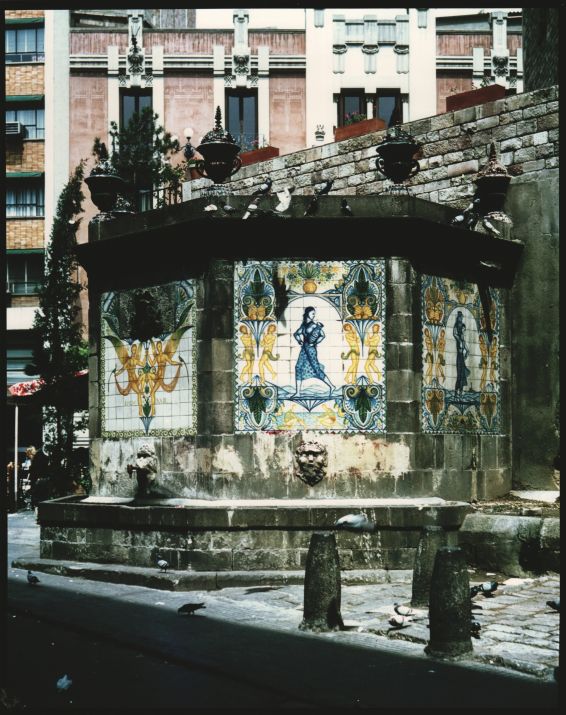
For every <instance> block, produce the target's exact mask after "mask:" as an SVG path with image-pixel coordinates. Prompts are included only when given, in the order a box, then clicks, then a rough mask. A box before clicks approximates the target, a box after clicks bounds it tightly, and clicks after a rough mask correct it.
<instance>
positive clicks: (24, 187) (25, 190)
mask: <svg viewBox="0 0 566 715" xmlns="http://www.w3.org/2000/svg"><path fill="white" fill-rule="evenodd" d="M44 210H45V206H44V199H43V186H42V185H41V184H39V183H37V182H33V183H32V182H29V183H28V182H24V181H11V182H8V184H7V186H6V218H37V217H41V216H43V215H44Z"/></svg>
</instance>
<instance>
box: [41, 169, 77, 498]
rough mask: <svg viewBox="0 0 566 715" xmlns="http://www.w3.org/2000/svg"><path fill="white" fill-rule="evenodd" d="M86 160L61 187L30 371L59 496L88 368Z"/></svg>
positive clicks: (68, 476)
mask: <svg viewBox="0 0 566 715" xmlns="http://www.w3.org/2000/svg"><path fill="white" fill-rule="evenodd" d="M83 175H84V161H81V163H80V164H79V165H78V166H77V167H76V168H75V170H74V172H73V173H72V175H71V176H70V178H69V181H68V182H67V184H66V185H65V187H64V188H63V191H62V192H61V195H60V196H59V200H58V203H57V211H56V214H55V218H54V221H53V227H52V229H51V235H50V241H49V245H48V246H47V249H46V256H45V275H44V280H43V284H42V287H41V289H40V292H39V310H38V311H36V313H35V319H34V323H33V329H32V330H33V340H34V346H33V363H34V364H33V365H30V366H28V372H32V373H33V374H37V375H39V377H40V378H41V379H42V380H43V383H44V385H43V388H42V393H41V394H42V397H43V403H44V405H45V408H44V434H45V446H46V451H47V452H48V454H49V458H50V474H49V477H50V480H51V487H52V492H53V493H54V494H55V495H62V494H65V493H66V492H67V491H68V489H69V487H70V484H71V479H72V476H73V475H72V474H71V473H70V472H71V465H72V464H73V459H72V451H73V436H74V430H75V425H74V413H75V411H76V409H77V381H76V377H75V374H76V372H77V371H79V370H82V369H84V368H86V366H87V359H88V344H87V343H86V342H85V341H84V340H83V337H82V335H83V327H84V326H83V325H82V323H81V322H80V321H79V320H78V313H79V311H80V307H79V294H80V292H81V290H82V289H83V287H82V286H81V285H80V284H79V282H78V280H77V268H78V261H77V255H76V246H77V241H76V234H77V230H78V228H79V225H80V221H81V219H80V218H79V217H78V216H79V214H80V213H82V202H83V201H84V198H85V197H84V195H83V193H82V191H81V184H82V180H83Z"/></svg>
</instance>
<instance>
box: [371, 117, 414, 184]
mask: <svg viewBox="0 0 566 715" xmlns="http://www.w3.org/2000/svg"><path fill="white" fill-rule="evenodd" d="M420 148H421V145H420V144H417V142H416V141H415V140H414V139H413V137H411V136H410V135H409V134H407V132H405V131H403V130H402V129H400V128H399V127H393V129H392V130H391V131H390V132H388V133H387V135H386V138H385V139H384V140H383V142H382V143H381V144H380V145H379V146H378V147H377V149H376V153H377V155H378V158H377V161H376V168H377V170H378V171H379V172H380V173H381V174H383V176H385V177H386V178H387V179H390V180H391V181H392V182H393V183H394V184H395V185H396V188H401V184H402V183H403V182H404V181H406V180H407V179H409V178H411V177H413V176H415V174H417V173H418V172H419V171H420V165H419V162H418V161H417V160H416V159H415V158H414V157H415V154H416V153H417V152H418V151H419V150H420Z"/></svg>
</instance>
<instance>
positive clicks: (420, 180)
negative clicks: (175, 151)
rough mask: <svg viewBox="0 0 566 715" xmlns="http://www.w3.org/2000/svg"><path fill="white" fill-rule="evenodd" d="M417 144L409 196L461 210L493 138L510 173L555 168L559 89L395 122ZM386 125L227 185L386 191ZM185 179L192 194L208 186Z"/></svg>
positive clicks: (250, 171) (257, 168)
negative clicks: (380, 166) (378, 165)
mask: <svg viewBox="0 0 566 715" xmlns="http://www.w3.org/2000/svg"><path fill="white" fill-rule="evenodd" d="M402 128H403V129H404V130H405V131H407V132H408V133H409V134H411V136H413V137H414V138H415V140H416V141H418V142H419V143H421V144H422V146H423V149H422V154H421V156H420V166H421V171H420V173H419V174H417V176H416V177H415V178H414V179H413V180H412V181H411V182H410V186H411V193H412V194H413V195H414V196H418V197H419V198H422V199H428V200H429V201H433V202H436V203H442V204H448V205H452V206H457V207H463V206H465V205H466V204H467V202H468V199H469V198H470V197H471V196H472V194H473V192H474V186H473V184H472V180H473V179H474V178H475V174H476V173H477V171H478V169H479V168H480V167H481V166H483V165H484V164H485V163H486V161H487V156H488V152H489V144H490V142H492V141H495V142H497V144H498V148H499V150H500V153H501V162H502V163H503V164H504V165H505V166H506V167H507V168H508V170H509V172H510V173H511V174H512V175H513V176H519V175H522V176H525V177H526V178H527V179H530V180H532V181H537V180H538V178H539V176H540V172H542V171H544V170H547V169H553V168H556V167H557V166H558V87H557V86H554V87H548V88H546V89H541V90H537V91H534V92H529V93H524V94H518V95H515V96H511V97H506V98H505V99H500V100H497V101H494V102H488V103H487V104H483V105H479V106H476V107H468V108H466V109H460V110H457V111H454V112H446V113H444V114H439V115H436V116H434V117H427V118H425V119H419V120H417V121H414V122H408V123H407V124H404V125H403V127H402ZM384 136H385V130H383V131H380V132H375V133H371V134H366V135H364V136H361V137H356V138H353V139H348V140H346V141H342V142H336V143H333V144H324V145H322V146H315V147H312V148H311V149H305V150H303V151H298V152H294V153H293V154H288V155H286V156H280V157H277V158H275V159H270V160H269V161H266V162H262V163H258V164H253V165H251V166H246V167H244V168H242V169H241V170H240V171H239V172H238V173H237V174H236V176H235V177H234V178H233V179H232V181H231V184H230V186H231V187H232V189H233V190H234V192H236V193H242V194H247V193H251V192H252V191H253V190H254V189H255V188H257V187H258V186H259V184H261V183H262V181H263V178H264V177H265V175H266V174H269V176H270V177H271V179H272V180H273V189H274V190H277V191H279V190H281V188H282V187H284V186H289V185H292V186H294V187H295V192H296V193H299V194H305V193H306V194H308V193H312V191H313V186H314V185H315V184H318V183H320V182H321V181H324V180H325V179H334V184H333V186H332V191H333V192H334V191H335V192H336V193H340V194H352V195H360V194H376V193H380V192H381V191H382V190H383V189H384V188H385V181H383V180H380V178H379V175H378V174H377V172H376V170H375V159H376V153H375V147H376V145H377V144H378V143H379V142H380V141H381V140H382V139H383V138H384ZM208 183H209V182H208V181H206V180H203V179H200V180H197V181H194V182H192V190H193V198H198V196H199V195H200V191H201V190H202V189H203V188H204V187H205V186H207V185H208Z"/></svg>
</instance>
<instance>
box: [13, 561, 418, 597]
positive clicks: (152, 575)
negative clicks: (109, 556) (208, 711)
mask: <svg viewBox="0 0 566 715" xmlns="http://www.w3.org/2000/svg"><path fill="white" fill-rule="evenodd" d="M11 566H12V568H18V569H30V570H31V571H40V572H43V573H50V574H53V575H56V576H73V577H76V578H84V579H89V580H92V581H105V582H108V583H119V584H124V585H127V586H145V587H146V588H154V589H158V590H162V591H215V590H218V589H222V588H233V587H237V586H262V585H265V584H272V585H277V586H294V585H302V584H303V582H304V576H305V573H304V571H189V572H187V571H173V570H171V571H167V572H161V571H158V570H157V569H151V568H147V567H143V566H124V565H123V564H97V563H85V562H79V561H68V562H65V563H63V562H61V561H59V560H56V559H39V558H37V557H33V556H29V557H27V556H21V557H19V558H17V559H14V560H13V561H12V564H11ZM411 578H412V575H411V571H410V570H407V569H399V570H394V571H388V570H386V569H368V570H354V571H342V573H341V581H342V584H343V585H344V586H355V585H365V584H384V583H410V582H411Z"/></svg>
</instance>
